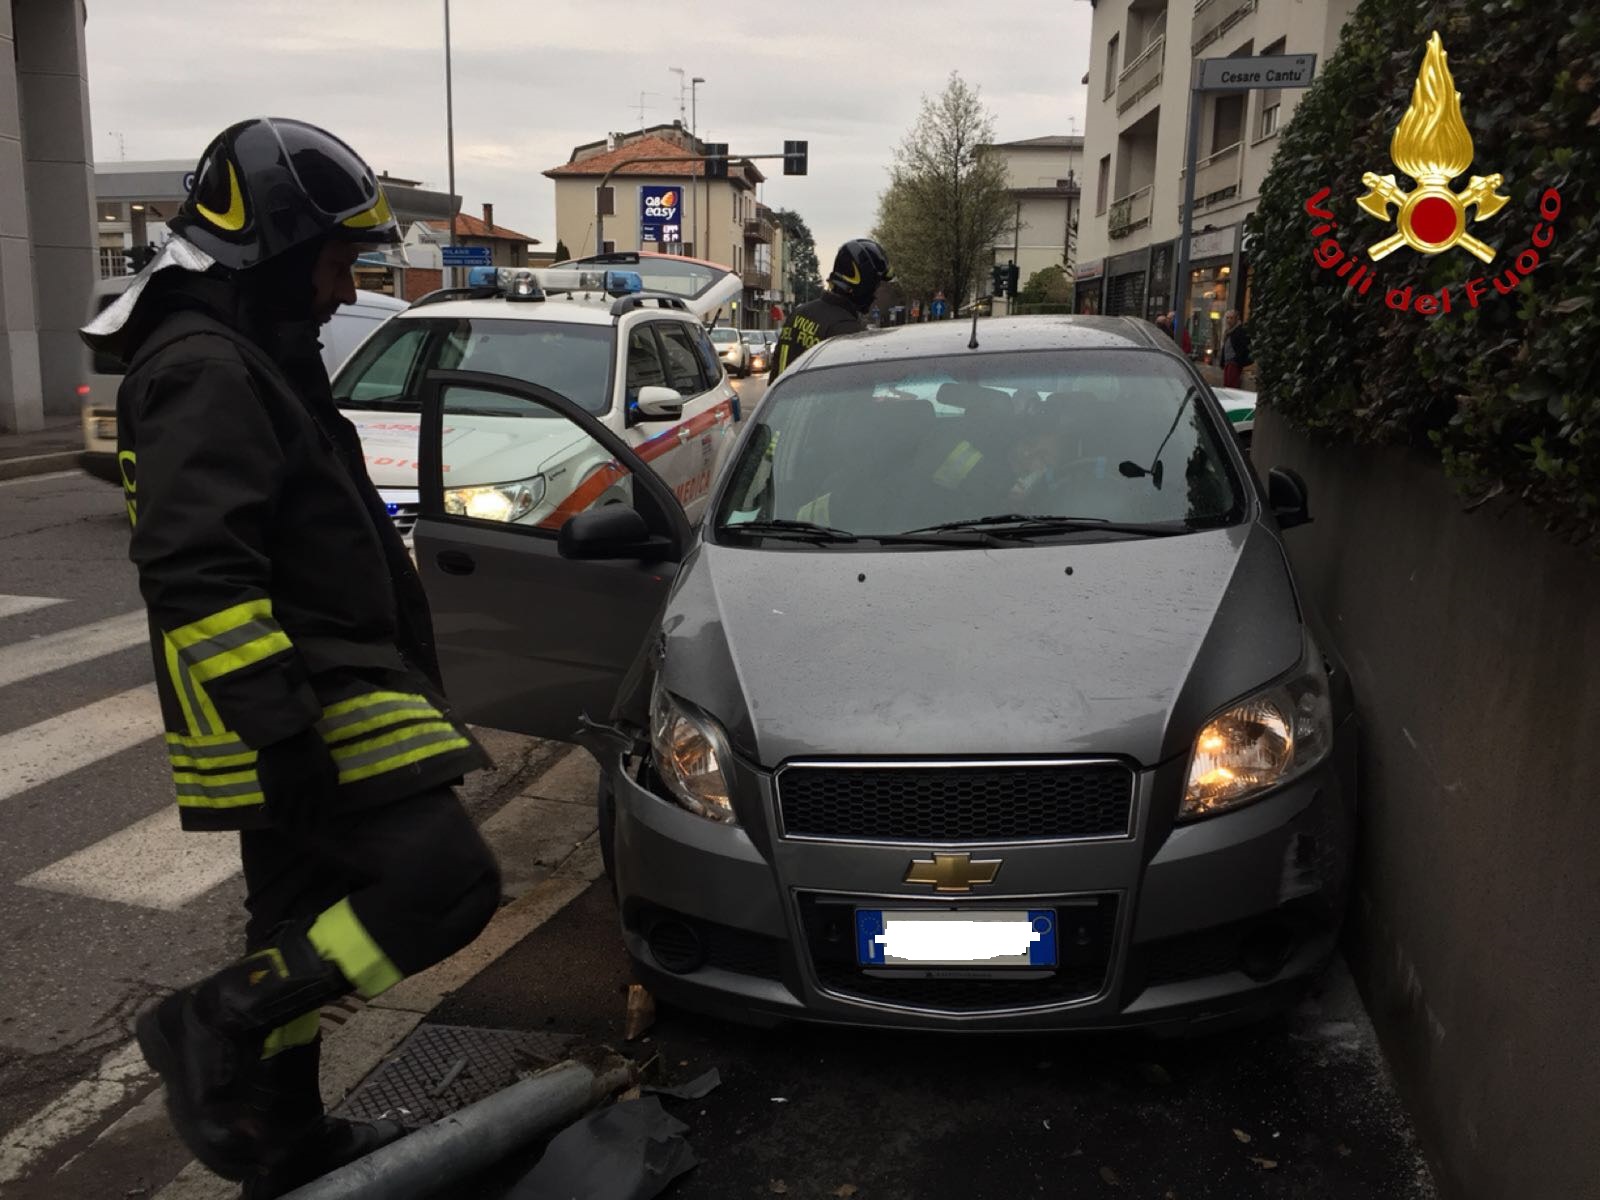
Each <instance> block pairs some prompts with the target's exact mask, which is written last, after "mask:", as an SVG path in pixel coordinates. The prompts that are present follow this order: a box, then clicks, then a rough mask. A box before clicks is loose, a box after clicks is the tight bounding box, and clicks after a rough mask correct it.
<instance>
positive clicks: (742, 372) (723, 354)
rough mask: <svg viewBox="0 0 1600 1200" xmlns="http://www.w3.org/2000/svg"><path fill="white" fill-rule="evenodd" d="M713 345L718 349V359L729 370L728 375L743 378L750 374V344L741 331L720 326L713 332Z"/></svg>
mask: <svg viewBox="0 0 1600 1200" xmlns="http://www.w3.org/2000/svg"><path fill="white" fill-rule="evenodd" d="M711 344H712V345H713V346H715V347H716V348H717V357H718V358H720V359H721V360H722V365H723V366H725V367H727V368H728V374H730V375H737V376H739V377H741V378H742V377H744V376H746V375H748V374H750V344H749V343H748V342H746V341H745V340H744V335H743V334H742V333H741V332H740V331H739V330H737V329H733V328H731V327H730V326H727V325H718V326H717V327H716V328H715V329H713V330H712V331H711Z"/></svg>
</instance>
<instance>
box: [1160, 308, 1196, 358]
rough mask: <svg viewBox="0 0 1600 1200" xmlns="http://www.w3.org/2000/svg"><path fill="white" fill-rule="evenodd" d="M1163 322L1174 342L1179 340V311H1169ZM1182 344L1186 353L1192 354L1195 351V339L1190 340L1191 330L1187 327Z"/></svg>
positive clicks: (1163, 326)
mask: <svg viewBox="0 0 1600 1200" xmlns="http://www.w3.org/2000/svg"><path fill="white" fill-rule="evenodd" d="M1161 324H1162V328H1163V329H1165V330H1166V331H1167V336H1168V337H1169V338H1171V339H1172V340H1173V341H1174V342H1177V341H1178V340H1179V339H1178V313H1177V310H1173V311H1171V312H1169V313H1167V315H1166V317H1165V318H1164V319H1163V320H1162V323H1161ZM1182 345H1183V352H1184V353H1185V354H1192V353H1193V351H1194V343H1193V341H1191V340H1190V338H1189V331H1188V330H1187V329H1185V330H1184V331H1183V339H1182Z"/></svg>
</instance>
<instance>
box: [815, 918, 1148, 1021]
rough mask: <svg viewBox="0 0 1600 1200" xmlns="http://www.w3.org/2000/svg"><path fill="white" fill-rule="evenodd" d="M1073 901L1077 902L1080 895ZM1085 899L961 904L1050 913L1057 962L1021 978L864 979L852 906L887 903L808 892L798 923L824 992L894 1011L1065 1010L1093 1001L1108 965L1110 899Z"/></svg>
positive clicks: (951, 973)
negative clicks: (1085, 903) (1056, 930)
mask: <svg viewBox="0 0 1600 1200" xmlns="http://www.w3.org/2000/svg"><path fill="white" fill-rule="evenodd" d="M1072 899H1073V900H1074V901H1075V902H1078V901H1081V900H1082V899H1083V897H1077V896H1075V897H1072ZM1092 899H1093V900H1094V904H1093V907H1085V908H1082V909H1066V908H1061V907H1057V905H1052V903H1051V901H1049V900H1047V899H1034V898H1030V899H1028V900H1026V901H1018V900H1011V901H1006V900H991V901H987V902H985V903H984V904H982V905H977V904H973V905H968V904H963V905H961V907H962V908H969V907H970V908H979V907H989V908H1017V907H1019V906H1026V907H1028V908H1051V907H1057V911H1058V915H1059V917H1060V919H1061V921H1062V934H1063V936H1062V937H1061V939H1060V942H1059V949H1058V953H1059V956H1060V960H1061V961H1060V963H1059V965H1058V966H1056V967H1055V969H1053V970H1050V971H1048V972H1029V974H1028V977H1027V978H998V979H996V978H987V979H986V978H981V977H977V976H975V975H972V974H963V973H962V972H960V971H959V970H955V969H944V970H942V971H941V975H942V977H940V978H933V979H930V978H923V977H919V976H918V974H917V972H916V971H914V970H907V969H904V968H899V969H897V970H904V972H905V973H904V974H902V975H889V974H888V973H887V972H883V973H879V974H867V973H866V972H865V971H863V970H862V969H861V967H860V966H859V965H858V964H857V963H856V943H855V933H854V930H855V910H856V908H857V907H863V908H879V907H883V906H885V905H886V904H887V905H890V906H891V907H892V902H891V901H885V900H884V899H883V898H882V897H875V898H871V899H845V898H840V897H837V896H822V895H818V894H815V893H809V892H801V893H800V895H799V902H800V922H801V926H802V928H803V929H804V931H805V937H806V945H807V949H808V951H809V953H810V955H811V965H812V967H813V969H814V970H815V971H816V973H817V982H818V983H819V984H820V985H821V986H822V988H823V989H824V990H826V991H829V992H834V993H837V994H839V995H842V996H850V997H854V998H857V999H861V1000H872V1001H875V1002H877V1003H880V1004H888V1005H893V1006H895V1007H899V1008H915V1009H924V1010H930V1011H935V1012H951V1013H961V1012H991V1011H999V1010H1004V1009H1011V1008H1037V1007H1040V1006H1043V1005H1051V1004H1070V1003H1072V1002H1074V1001H1080V1000H1087V999H1090V998H1091V997H1094V996H1097V995H1099V994H1100V992H1101V990H1102V989H1103V988H1104V987H1105V981H1106V973H1107V970H1108V968H1109V967H1110V965H1111V947H1112V940H1113V936H1114V934H1115V930H1116V922H1117V901H1116V898H1115V897H1114V896H1096V897H1093V898H1092ZM1058 904H1059V902H1058ZM1069 914H1070V915H1069ZM1072 918H1075V920H1073V919H1072Z"/></svg>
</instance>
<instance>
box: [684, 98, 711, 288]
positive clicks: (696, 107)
mask: <svg viewBox="0 0 1600 1200" xmlns="http://www.w3.org/2000/svg"><path fill="white" fill-rule="evenodd" d="M704 82H705V79H704V78H703V77H702V76H699V75H696V76H694V77H693V78H692V79H691V80H690V81H689V137H690V138H692V139H693V140H694V148H695V149H696V150H698V149H700V90H699V89H700V85H701V84H702V83H704ZM701 169H702V170H704V168H703V167H702V168H701ZM689 197H690V199H691V200H693V201H694V205H693V208H692V210H691V211H690V213H689V219H690V220H691V221H693V222H695V224H698V223H699V212H700V200H699V195H698V189H697V188H696V186H695V180H694V178H693V177H692V176H691V177H690V179H689ZM697 232H698V231H697V230H696V229H695V225H694V224H691V225H690V226H689V236H690V238H692V239H694V240H695V241H697V242H698V241H699V238H698V236H697ZM710 240H711V181H710V180H709V179H708V180H706V241H710ZM696 257H698V258H710V255H709V254H708V253H707V251H706V245H705V242H700V246H699V253H698V254H697V255H696Z"/></svg>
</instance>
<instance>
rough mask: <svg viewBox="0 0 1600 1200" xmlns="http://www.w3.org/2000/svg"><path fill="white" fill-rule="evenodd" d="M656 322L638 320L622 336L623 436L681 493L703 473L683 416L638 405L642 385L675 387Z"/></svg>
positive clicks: (676, 491) (669, 485) (678, 493)
mask: <svg viewBox="0 0 1600 1200" xmlns="http://www.w3.org/2000/svg"><path fill="white" fill-rule="evenodd" d="M654 324H655V322H653V321H647V320H639V321H635V322H634V323H633V325H632V326H630V327H629V328H628V329H627V332H626V334H625V336H623V337H620V338H618V341H619V342H620V343H621V350H620V353H621V354H622V355H623V365H622V370H623V372H624V374H623V387H624V395H623V420H624V426H623V430H624V432H623V439H624V441H626V442H627V444H628V446H629V448H630V449H632V450H633V452H634V453H635V454H637V455H638V456H639V457H640V458H641V459H642V460H644V461H645V462H647V463H649V464H650V466H651V468H652V469H653V470H654V471H655V473H656V474H657V475H659V476H661V478H662V479H664V480H665V481H666V484H667V486H668V487H669V488H671V489H672V494H673V495H674V496H679V495H681V494H683V493H684V492H685V491H686V490H687V488H688V486H689V483H690V480H691V478H692V477H693V476H694V475H696V474H698V472H699V466H698V464H697V462H696V461H695V458H694V455H692V454H690V453H688V452H687V448H686V447H685V445H684V443H685V441H686V440H687V438H688V434H687V433H686V432H685V429H684V422H683V419H682V418H681V416H680V417H666V418H663V417H651V416H647V415H646V414H644V413H642V412H640V411H639V410H638V408H637V401H638V399H639V389H640V388H643V387H672V386H673V385H672V376H671V374H670V373H669V372H668V370H667V365H666V363H665V361H664V360H663V356H662V350H661V342H660V339H658V338H657V337H656V333H655V329H654V328H653V326H654ZM685 399H687V397H685Z"/></svg>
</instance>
